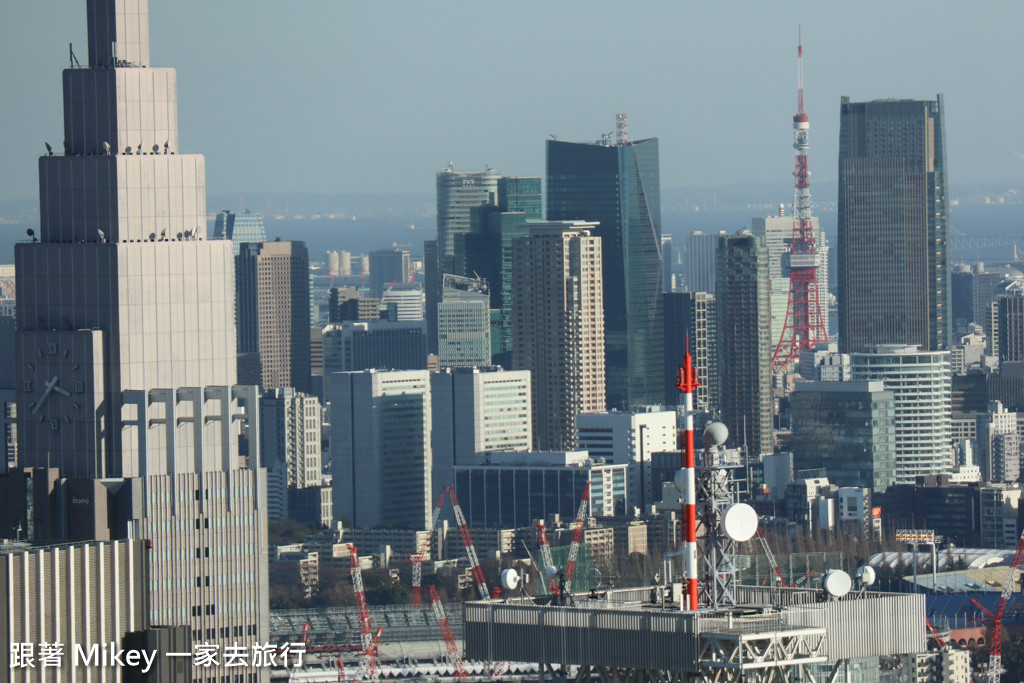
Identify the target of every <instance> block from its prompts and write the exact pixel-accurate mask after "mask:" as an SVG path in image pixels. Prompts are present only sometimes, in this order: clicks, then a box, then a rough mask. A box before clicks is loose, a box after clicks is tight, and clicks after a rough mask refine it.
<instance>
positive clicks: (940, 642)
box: [924, 619, 946, 650]
mask: <svg viewBox="0 0 1024 683" xmlns="http://www.w3.org/2000/svg"><path fill="white" fill-rule="evenodd" d="M924 625H925V626H927V627H928V630H929V631H931V634H932V638H934V639H935V644H936V645H938V646H939V650H945V649H946V641H945V640H943V639H942V634H941V633H939V630H938V629H937V628H935V627H934V626H932V622H930V621H928V620H927V619H925V620H924Z"/></svg>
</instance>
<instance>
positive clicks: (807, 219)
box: [772, 31, 828, 375]
mask: <svg viewBox="0 0 1024 683" xmlns="http://www.w3.org/2000/svg"><path fill="white" fill-rule="evenodd" d="M797 36H798V37H797V48H796V59H797V61H796V63H797V96H796V101H797V111H796V115H795V116H793V149H795V150H796V170H795V171H794V172H793V178H794V187H793V246H792V248H791V250H790V256H789V304H788V306H787V307H786V324H785V326H784V327H783V329H782V336H781V337H780V338H779V344H778V346H777V347H775V355H774V356H772V374H773V375H778V374H782V373H785V372H786V371H787V370H788V369H789V367H790V365H791V364H792V363H793V362H794V361H797V360H799V359H800V352H801V351H803V350H804V349H813V348H814V345H815V344H817V343H818V342H825V341H828V332H827V331H826V330H825V324H824V320H823V318H822V315H821V299H820V297H819V295H818V278H817V271H818V268H817V266H818V254H817V249H816V248H815V245H814V229H813V227H812V226H811V189H810V172H809V171H808V170H807V149H808V147H810V145H809V143H808V141H807V135H808V132H809V131H810V128H811V124H810V120H809V119H808V117H807V114H806V113H804V50H803V41H802V40H801V39H800V37H799V31H798V33H797ZM826 287H827V285H826Z"/></svg>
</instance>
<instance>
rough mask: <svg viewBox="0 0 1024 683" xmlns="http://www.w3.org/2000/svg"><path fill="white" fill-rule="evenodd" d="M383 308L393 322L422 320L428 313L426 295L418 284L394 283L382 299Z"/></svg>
mask: <svg viewBox="0 0 1024 683" xmlns="http://www.w3.org/2000/svg"><path fill="white" fill-rule="evenodd" d="M380 304H381V308H383V309H384V310H385V311H386V312H387V319H388V320H390V321H392V322H413V321H422V320H423V318H424V315H425V313H426V297H425V296H424V292H423V290H422V289H420V287H419V286H418V285H415V284H405V285H392V286H390V287H388V288H387V291H385V292H384V296H382V297H381V300H380Z"/></svg>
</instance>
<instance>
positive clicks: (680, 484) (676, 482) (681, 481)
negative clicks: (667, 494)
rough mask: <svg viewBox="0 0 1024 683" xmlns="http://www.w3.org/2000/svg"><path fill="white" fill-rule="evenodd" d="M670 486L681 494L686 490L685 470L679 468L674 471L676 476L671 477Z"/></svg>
mask: <svg viewBox="0 0 1024 683" xmlns="http://www.w3.org/2000/svg"><path fill="white" fill-rule="evenodd" d="M672 485H673V486H675V487H676V491H679V493H682V492H683V491H684V490H685V489H686V470H685V469H683V468H682V467H680V468H679V469H678V470H676V476H674V477H672Z"/></svg>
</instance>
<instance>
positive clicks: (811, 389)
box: [790, 381, 896, 494]
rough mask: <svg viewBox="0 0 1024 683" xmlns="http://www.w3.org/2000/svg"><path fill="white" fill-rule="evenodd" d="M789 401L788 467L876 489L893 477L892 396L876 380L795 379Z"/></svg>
mask: <svg viewBox="0 0 1024 683" xmlns="http://www.w3.org/2000/svg"><path fill="white" fill-rule="evenodd" d="M790 404H791V414H792V416H793V420H792V422H793V441H792V445H791V448H792V451H793V469H794V470H815V469H824V470H825V473H826V474H827V475H828V480H829V481H830V482H831V483H833V484H836V485H837V486H856V487H858V488H868V489H871V490H872V491H874V492H875V493H879V494H882V493H885V490H886V489H887V488H888V487H889V486H890V485H892V484H895V483H896V427H895V410H896V405H895V397H894V396H893V393H892V392H891V391H889V390H887V389H886V388H885V386H884V384H883V383H882V382H878V381H875V382H797V384H796V385H795V387H794V389H793V393H792V394H790Z"/></svg>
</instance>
